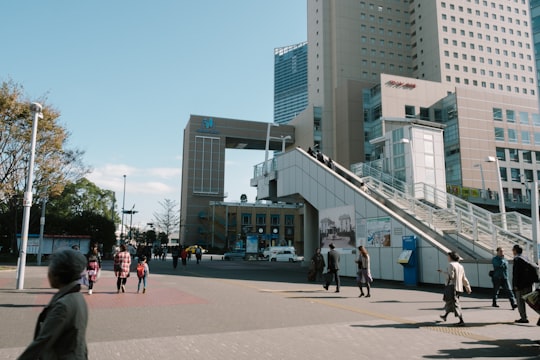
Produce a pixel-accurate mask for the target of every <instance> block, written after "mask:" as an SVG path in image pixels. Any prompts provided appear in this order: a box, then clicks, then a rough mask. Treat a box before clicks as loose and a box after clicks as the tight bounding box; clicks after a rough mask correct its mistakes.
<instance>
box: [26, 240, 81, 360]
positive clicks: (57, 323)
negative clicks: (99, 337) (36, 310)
mask: <svg viewBox="0 0 540 360" xmlns="http://www.w3.org/2000/svg"><path fill="white" fill-rule="evenodd" d="M85 268H86V258H85V256H84V255H83V254H81V253H80V252H79V251H75V250H73V249H70V248H65V249H62V250H58V251H56V252H54V253H53V254H52V256H51V258H50V262H49V269H48V278H49V284H50V285H51V287H52V288H54V289H58V292H57V293H56V294H54V296H53V297H52V299H51V301H50V302H49V304H48V305H47V306H46V307H45V308H44V309H43V311H42V312H41V314H40V315H39V317H38V320H37V324H36V329H35V331H34V339H33V341H32V342H31V343H30V345H28V347H27V348H26V349H25V350H24V351H23V353H22V354H21V355H20V356H19V358H18V359H19V360H35V359H74V360H85V359H88V349H87V344H86V328H87V325H88V307H87V305H86V301H84V298H83V296H82V294H81V293H80V290H81V284H80V283H79V280H80V277H81V272H82V271H83V270H84V269H85Z"/></svg>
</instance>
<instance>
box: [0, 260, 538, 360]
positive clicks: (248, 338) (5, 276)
mask: <svg viewBox="0 0 540 360" xmlns="http://www.w3.org/2000/svg"><path fill="white" fill-rule="evenodd" d="M215 259H216V258H214V260H213V261H210V260H209V258H208V257H205V259H204V261H203V262H202V263H201V264H200V265H196V264H195V261H193V260H192V261H191V262H190V263H189V264H188V266H187V268H185V269H183V268H181V265H179V268H178V269H176V270H175V269H172V265H171V262H170V259H168V261H165V262H162V261H151V262H150V271H151V275H150V278H149V279H148V280H149V285H148V291H147V293H146V294H136V288H137V280H136V276H135V274H132V276H131V277H130V278H129V279H128V283H127V291H126V293H124V294H122V293H120V294H117V293H116V283H115V279H114V275H113V274H112V271H110V270H111V268H112V266H111V264H110V263H106V264H105V265H106V266H105V271H104V272H103V275H102V278H101V279H100V280H99V282H98V283H97V284H96V287H95V290H94V294H93V295H91V296H88V295H87V296H86V299H87V302H88V306H89V308H90V320H89V326H88V336H87V338H88V346H89V352H90V359H178V358H182V357H184V356H187V357H189V358H190V359H205V360H208V359H220V360H222V359H239V360H243V359H246V360H247V359H250V360H251V359H306V358H310V359H328V358H337V359H395V358H403V359H454V358H475V359H491V358H499V359H538V358H540V345H539V344H538V343H537V340H539V339H540V327H538V326H536V320H537V319H538V315H537V314H534V312H533V311H532V310H531V309H528V310H527V311H528V314H529V319H530V321H531V323H530V324H514V322H513V321H514V320H515V319H517V318H518V314H517V311H512V310H511V309H510V306H509V304H508V302H507V301H503V300H501V301H500V305H501V307H500V308H498V309H497V308H492V307H491V306H490V305H491V300H490V299H489V295H488V292H486V291H481V290H480V289H473V294H472V295H471V296H466V297H463V298H462V305H463V309H464V318H465V321H466V323H467V326H466V327H455V326H453V325H454V324H455V322H456V320H455V319H454V318H453V317H452V316H449V317H448V322H447V323H443V322H440V321H439V318H438V316H439V314H440V313H441V311H442V310H441V309H442V306H443V303H442V295H441V293H440V288H437V287H427V286H420V287H417V288H411V287H405V286H402V285H400V284H396V283H386V282H378V281H377V280H375V284H374V285H375V286H374V289H373V292H372V295H373V296H372V297H371V298H358V293H359V291H358V289H357V288H356V287H355V286H354V283H353V279H347V278H343V284H344V285H343V286H342V289H341V292H340V293H334V292H333V290H334V288H333V287H332V286H331V287H330V291H325V290H323V289H322V287H321V285H320V284H315V283H309V282H307V281H305V272H306V269H305V268H302V267H301V265H300V264H285V263H277V264H276V263H268V262H238V261H236V262H234V261H233V262H228V261H221V260H218V261H216V260H215ZM26 275H27V277H26V279H25V289H24V290H15V284H16V279H15V277H16V273H15V272H14V271H0V319H2V326H1V327H0V359H16V357H17V355H18V354H20V353H21V351H22V350H23V349H24V347H25V346H26V345H27V344H28V342H29V341H30V339H31V336H32V332H33V328H34V324H35V321H36V318H37V315H38V313H39V311H41V309H42V307H43V305H45V304H46V303H47V302H48V300H49V299H50V297H51V296H52V294H54V292H55V291H54V290H52V289H49V288H48V287H47V282H46V268H45V267H35V266H29V267H27V271H26Z"/></svg>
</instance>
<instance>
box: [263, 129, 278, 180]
mask: <svg viewBox="0 0 540 360" xmlns="http://www.w3.org/2000/svg"><path fill="white" fill-rule="evenodd" d="M272 126H279V124H275V123H268V124H267V127H266V144H265V147H264V175H265V176H266V175H268V151H269V150H270V128H271V127H272Z"/></svg>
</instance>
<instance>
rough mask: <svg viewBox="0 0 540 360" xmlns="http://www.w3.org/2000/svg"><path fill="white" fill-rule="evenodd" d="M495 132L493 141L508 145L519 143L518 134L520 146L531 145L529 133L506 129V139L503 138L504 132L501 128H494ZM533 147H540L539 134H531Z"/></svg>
mask: <svg viewBox="0 0 540 360" xmlns="http://www.w3.org/2000/svg"><path fill="white" fill-rule="evenodd" d="M494 131H495V140H497V141H508V142H510V143H518V142H520V141H519V139H518V133H520V134H521V143H522V144H531V132H530V131H527V130H521V131H518V130H516V129H506V131H507V137H505V132H504V129H503V128H500V127H496V128H495V129H494ZM533 139H534V145H540V132H536V131H535V132H533Z"/></svg>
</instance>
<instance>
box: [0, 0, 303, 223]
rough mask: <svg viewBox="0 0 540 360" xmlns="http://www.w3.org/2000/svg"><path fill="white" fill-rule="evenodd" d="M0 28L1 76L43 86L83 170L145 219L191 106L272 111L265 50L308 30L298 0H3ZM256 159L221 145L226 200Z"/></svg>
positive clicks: (164, 195)
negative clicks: (81, 156) (85, 167)
mask: <svg viewBox="0 0 540 360" xmlns="http://www.w3.org/2000/svg"><path fill="white" fill-rule="evenodd" d="M0 32H1V33H2V45H1V47H0V81H6V80H13V81H14V82H16V83H18V84H20V85H22V86H23V87H24V89H25V92H26V95H27V96H28V97H29V98H30V99H31V100H35V99H37V98H39V97H42V96H46V97H47V104H49V105H52V106H53V107H55V108H56V109H57V110H59V111H60V112H61V114H62V115H61V118H60V123H61V124H62V125H63V126H65V127H66V128H67V129H68V131H69V132H70V133H71V137H70V145H69V146H70V147H71V148H78V149H81V150H83V151H85V155H84V162H85V164H86V165H88V166H90V167H91V168H92V173H91V174H89V175H88V178H89V179H90V180H91V181H93V182H94V183H96V184H97V185H98V186H99V187H101V188H103V189H109V190H114V191H115V192H116V198H117V201H118V206H117V208H118V210H119V211H121V210H122V202H123V201H124V199H125V209H126V210H129V209H131V208H132V207H133V206H135V208H134V209H135V211H138V213H137V214H135V215H134V216H133V220H132V221H133V224H134V225H139V226H143V227H144V226H145V225H146V223H148V222H152V221H153V220H154V213H156V212H160V211H161V210H162V208H161V207H160V205H159V202H162V201H163V200H164V199H171V200H174V201H176V202H177V203H178V205H180V188H181V169H182V143H183V130H184V127H185V125H186V123H187V121H188V120H189V117H190V115H191V114H196V115H209V116H216V117H227V118H237V119H243V120H255V121H263V122H271V121H273V85H274V84H273V76H274V55H273V51H274V48H276V47H281V46H287V45H292V44H296V43H300V42H303V41H305V40H306V39H307V35H306V0H272V1H264V0H227V1H222V0H197V1H187V0H155V1H148V0H144V1H143V0H114V1H111V0H94V1H71V0H49V1H43V0H33V1H30V0H17V1H1V2H0ZM263 161H264V152H259V151H248V150H244V151H242V150H227V153H226V173H225V177H226V179H225V191H226V192H227V193H228V197H227V199H226V201H239V199H240V195H241V194H247V196H248V201H250V202H251V201H254V199H255V196H256V189H255V188H252V187H250V186H249V179H250V178H251V174H252V168H253V165H255V164H257V163H259V162H263ZM123 175H126V186H125V198H124V196H123V192H124V178H123ZM129 221H130V219H127V218H126V219H125V223H128V222H129Z"/></svg>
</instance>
